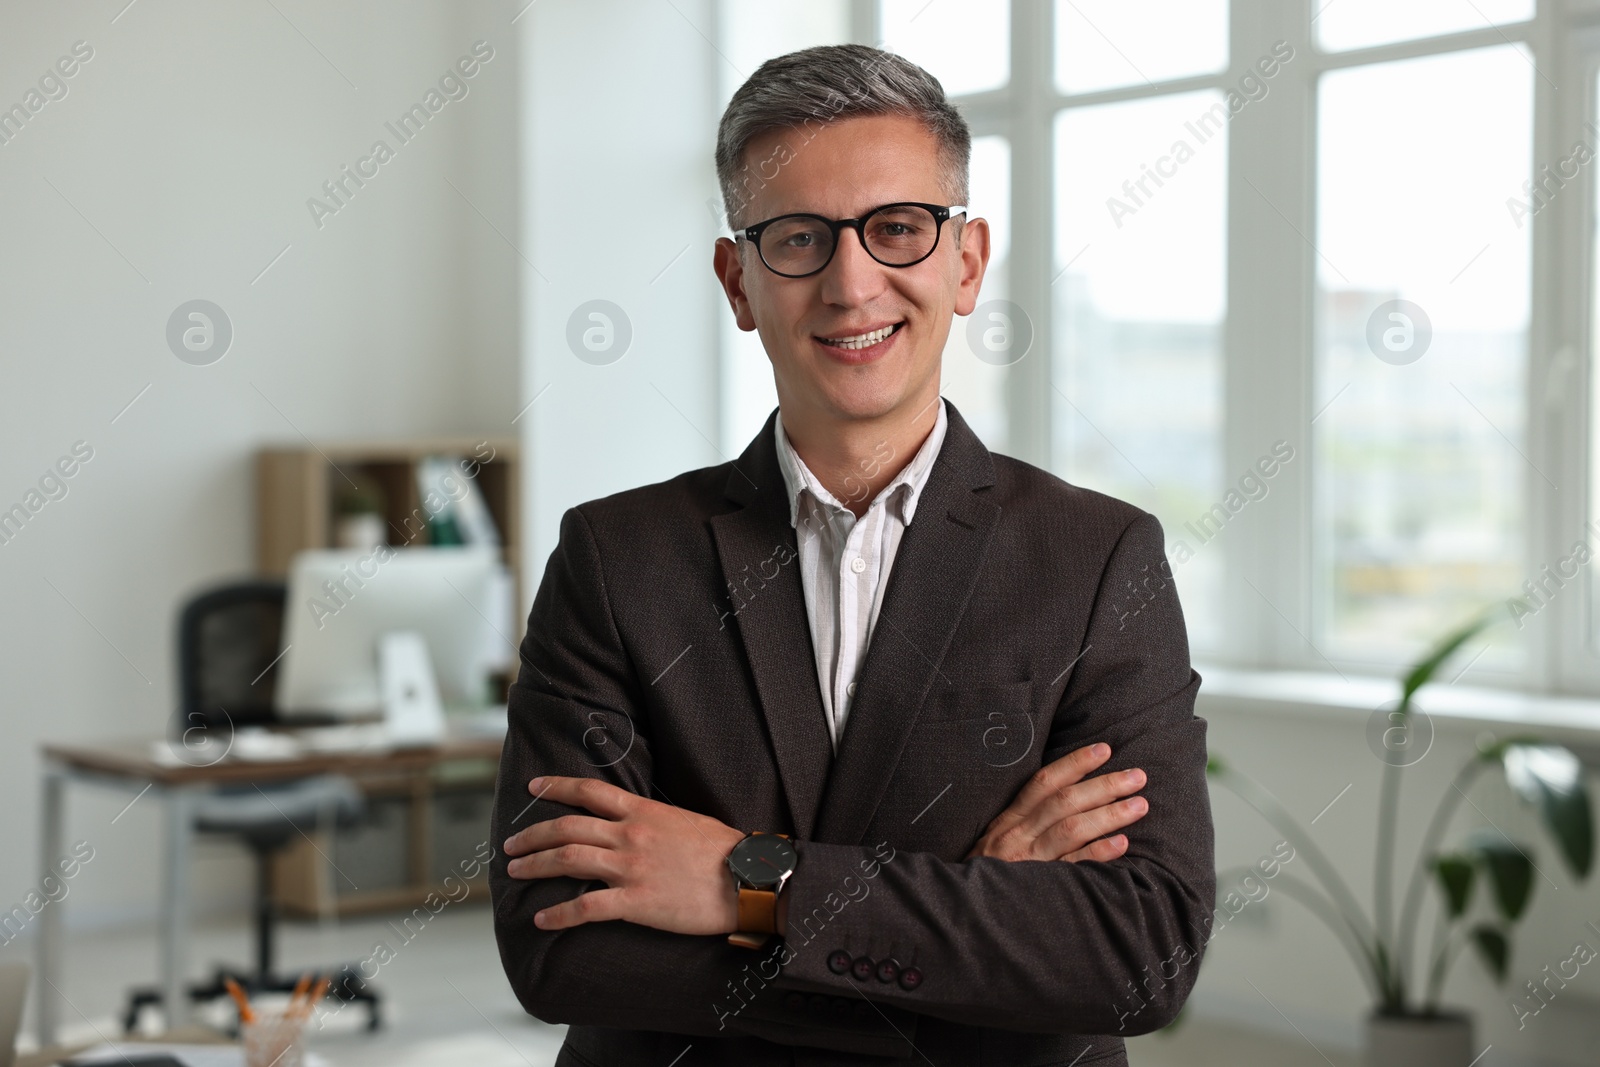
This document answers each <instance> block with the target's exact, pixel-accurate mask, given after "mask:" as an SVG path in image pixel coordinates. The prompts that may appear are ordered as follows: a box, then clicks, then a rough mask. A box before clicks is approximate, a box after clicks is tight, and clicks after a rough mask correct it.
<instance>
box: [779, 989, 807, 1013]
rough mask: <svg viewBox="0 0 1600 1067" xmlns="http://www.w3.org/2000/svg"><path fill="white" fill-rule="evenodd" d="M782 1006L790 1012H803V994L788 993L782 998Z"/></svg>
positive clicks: (804, 999)
mask: <svg viewBox="0 0 1600 1067" xmlns="http://www.w3.org/2000/svg"><path fill="white" fill-rule="evenodd" d="M783 1006H784V1007H786V1008H788V1009H789V1010H790V1011H804V1010H805V1007H806V995H805V994H804V993H790V994H789V995H788V996H786V997H784V998H783Z"/></svg>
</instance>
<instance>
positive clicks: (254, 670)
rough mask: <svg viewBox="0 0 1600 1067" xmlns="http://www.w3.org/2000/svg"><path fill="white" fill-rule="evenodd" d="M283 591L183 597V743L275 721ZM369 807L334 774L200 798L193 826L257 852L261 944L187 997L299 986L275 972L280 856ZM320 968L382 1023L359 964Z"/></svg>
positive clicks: (132, 1010)
mask: <svg viewBox="0 0 1600 1067" xmlns="http://www.w3.org/2000/svg"><path fill="white" fill-rule="evenodd" d="M285 597H286V590H285V586H284V583H283V582H281V581H271V580H257V581H246V582H239V583H236V584H230V585H225V586H221V587H219V588H215V589H211V590H209V591H207V592H204V593H201V594H200V595H198V596H196V597H194V598H193V599H191V600H190V601H189V602H188V603H187V604H185V605H184V607H183V610H182V612H181V613H180V614H179V617H178V680H179V682H178V684H179V693H180V700H179V708H178V714H177V716H176V717H175V720H174V723H173V727H174V730H175V732H176V733H177V735H178V736H177V739H176V740H177V743H180V744H181V743H183V741H184V738H185V736H186V733H188V734H192V733H193V732H194V731H201V736H205V737H210V738H218V739H221V740H227V739H229V738H231V737H232V731H233V730H234V729H237V728H239V727H242V726H260V725H265V724H268V723H272V722H275V721H276V720H277V712H276V709H275V707H274V705H273V691H274V689H275V687H276V682H277V664H278V660H279V654H280V649H279V641H280V640H281V638H282V633H283V615H284V610H285V606H284V599H285ZM364 807H365V798H364V797H363V795H362V793H361V790H360V789H359V788H358V787H357V786H356V784H355V783H354V782H353V781H351V780H350V779H349V778H346V777H344V776H341V775H331V774H330V775H319V776H315V777H310V778H302V779H299V780H297V781H293V782H287V783H283V782H278V783H273V784H271V785H265V786H261V787H259V788H258V787H257V786H255V785H247V786H239V787H222V788H220V789H219V790H218V791H217V792H215V793H209V794H206V795H205V796H203V797H202V798H200V799H199V801H198V802H197V811H196V814H195V821H194V829H195V831H196V832H198V833H201V834H213V835H225V836H229V837H234V838H238V839H241V840H242V841H243V842H244V844H245V845H246V847H248V848H249V849H250V851H251V852H252V853H253V854H254V858H255V866H256V892H255V923H256V930H255V934H256V937H255V941H256V952H255V964H254V967H253V969H252V970H251V971H248V972H244V971H240V970H238V969H234V968H228V967H222V966H219V967H218V968H217V969H216V973H215V975H214V976H213V978H212V980H211V981H209V982H206V983H204V984H200V985H194V986H191V987H190V989H189V999H190V1000H192V1001H196V1002H210V1001H214V1000H217V999H221V998H226V997H227V996H228V995H229V994H228V989H227V985H226V980H227V979H229V978H232V979H233V980H234V981H236V982H238V983H239V985H241V986H243V987H244V988H245V990H246V991H247V992H249V993H252V994H256V993H289V992H292V991H293V990H294V986H295V979H294V978H290V977H288V976H284V975H279V974H277V973H276V972H275V971H274V965H273V955H274V952H273V947H274V937H273V934H274V930H275V927H276V920H277V914H276V911H277V909H276V907H275V905H274V902H273V899H272V857H273V854H274V853H276V852H277V851H279V850H280V849H282V848H283V847H284V846H286V845H288V844H289V843H290V842H292V841H293V840H294V839H295V838H297V837H299V836H300V835H301V834H302V833H303V832H308V831H314V830H319V829H331V828H335V827H342V826H350V825H353V824H354V823H356V822H357V821H358V820H359V819H360V818H361V815H362V812H363V810H364ZM319 970H321V971H322V972H323V973H329V972H330V971H331V972H332V973H331V977H332V979H333V981H332V984H331V986H330V989H329V995H330V996H334V997H337V998H339V999H340V1000H345V1001H360V1002H362V1003H363V1004H365V1005H366V1008H367V1028H368V1029H374V1030H375V1029H377V1027H378V1025H379V1023H380V1016H379V998H378V994H377V992H376V991H375V990H373V989H372V988H371V986H369V985H368V984H367V982H366V981H365V980H364V979H363V978H362V977H361V975H360V974H359V973H358V972H357V970H356V968H355V965H354V964H347V965H344V966H341V967H338V968H333V969H330V968H320V969H319ZM160 1002H161V993H160V991H159V990H155V989H138V990H135V991H134V992H133V993H132V994H131V995H130V997H129V1001H128V1011H127V1014H126V1016H125V1017H124V1019H123V1027H124V1029H125V1030H127V1031H129V1032H132V1030H133V1029H134V1028H135V1027H136V1026H137V1025H138V1022H139V1013H140V1012H141V1011H142V1010H143V1009H144V1007H145V1006H146V1005H151V1004H159V1003H160Z"/></svg>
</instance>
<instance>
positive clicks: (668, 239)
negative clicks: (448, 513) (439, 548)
mask: <svg viewBox="0 0 1600 1067" xmlns="http://www.w3.org/2000/svg"><path fill="white" fill-rule="evenodd" d="M710 11H711V4H710V2H709V0H674V3H671V4H639V3H630V2H626V0H539V3H537V4H535V5H534V6H533V7H532V8H530V9H529V11H528V13H527V15H526V16H524V17H523V19H522V20H521V23H520V25H521V26H522V28H523V30H524V37H523V42H524V43H523V49H524V53H523V54H524V60H525V61H524V64H523V72H524V82H523V86H522V94H523V95H522V98H523V102H524V111H525V117H524V125H523V132H524V136H525V138H526V140H525V143H524V146H523V172H524V174H525V175H526V176H527V181H526V183H525V185H524V187H523V197H524V200H523V241H522V242H521V243H522V246H523V247H524V248H525V249H530V250H531V252H530V254H529V257H528V258H529V259H530V260H532V262H533V265H534V267H535V268H536V269H537V273H535V271H534V270H528V269H525V270H524V272H523V282H522V285H523V290H522V292H523V309H524V313H525V316H524V344H523V385H524V389H523V396H522V398H521V400H520V401H519V406H520V405H521V404H524V403H527V401H528V400H530V399H532V398H533V397H534V396H536V395H537V396H538V397H539V399H538V401H537V402H536V403H534V405H533V406H532V407H531V408H529V409H528V411H527V414H526V415H524V416H522V418H521V419H520V420H519V422H518V425H519V426H520V427H521V431H522V442H523V447H524V449H525V450H526V453H527V454H528V455H529V456H531V457H533V461H532V462H530V463H529V464H528V465H527V466H528V479H529V482H528V485H527V499H528V501H529V512H528V519H529V521H528V524H527V533H526V541H525V545H524V558H525V559H526V560H527V561H528V564H527V566H528V574H529V585H530V593H531V591H532V588H536V587H537V584H538V579H539V578H540V577H541V576H542V575H543V573H544V564H545V561H546V560H547V559H548V557H549V555H550V552H551V550H553V549H554V548H555V545H556V539H557V536H558V533H559V529H560V522H561V515H562V513H563V512H564V511H565V510H566V509H567V508H569V507H571V506H572V505H574V504H578V503H582V502H583V501H585V500H591V499H594V498H596V497H600V496H605V495H607V494H609V493H614V492H618V491H620V490H623V489H627V488H630V487H633V486H637V485H643V484H647V483H650V482H655V481H660V480H663V479H666V478H670V477H672V476H674V475H676V474H678V473H681V472H682V471H685V470H689V469H692V468H695V467H703V466H707V465H711V464H715V463H720V462H722V461H723V459H724V458H732V457H731V456H724V454H722V453H721V452H719V451H718V447H717V445H718V444H719V442H718V435H719V433H720V422H719V413H718V404H717V395H718V393H717V389H718V386H717V347H716V344H717V315H718V314H719V308H718V305H719V304H725V301H724V300H723V298H722V296H721V295H720V291H719V290H718V288H717V284H716V277H715V275H714V274H713V273H712V271H711V247H712V242H713V241H714V240H715V238H716V236H717V234H718V233H719V231H718V229H717V227H716V220H715V219H714V218H713V216H712V214H711V212H709V211H708V210H707V209H706V206H705V201H706V199H707V198H708V197H710V196H714V195H716V192H717V187H716V177H715V166H714V161H713V158H712V152H713V150H714V147H715V144H716V121H717V118H718V115H719V110H718V108H717V107H716V91H717V76H716V66H717V64H720V63H722V62H725V61H724V60H723V59H722V58H721V57H719V56H718V55H717V54H716V53H715V52H714V51H713V49H712V48H711V45H710V43H709V41H708V40H707V38H709V37H711V36H712V35H713V32H714V31H713V28H712V20H711V17H710ZM596 299H601V300H608V301H610V302H611V303H613V304H615V305H617V306H618V307H620V308H621V309H622V311H623V313H624V314H625V315H626V317H627V320H628V322H629V323H630V324H631V329H632V341H631V343H630V345H629V347H628V348H627V350H626V352H625V353H624V354H623V355H622V357H621V358H620V359H618V360H616V361H615V362H612V363H608V364H604V365H596V364H593V363H588V362H584V361H583V360H580V359H579V358H578V357H577V356H576V355H574V353H573V351H572V349H571V348H570V347H569V346H568V343H567V325H568V320H569V318H570V317H571V316H572V314H573V312H574V311H575V310H576V309H577V308H578V307H579V306H580V305H581V304H583V303H585V302H587V301H590V300H596ZM720 313H724V314H725V313H726V312H725V310H724V311H722V312H720ZM541 390H543V392H542V393H541V392H540V391H541ZM735 454H737V453H735Z"/></svg>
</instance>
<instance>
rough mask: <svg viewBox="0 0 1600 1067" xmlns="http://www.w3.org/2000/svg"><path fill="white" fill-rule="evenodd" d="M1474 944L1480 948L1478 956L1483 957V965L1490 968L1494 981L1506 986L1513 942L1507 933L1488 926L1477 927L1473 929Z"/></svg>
mask: <svg viewBox="0 0 1600 1067" xmlns="http://www.w3.org/2000/svg"><path fill="white" fill-rule="evenodd" d="M1472 943H1473V944H1474V945H1476V946H1477V947H1478V955H1480V956H1482V957H1483V965H1484V966H1485V967H1487V968H1489V973H1490V974H1492V975H1494V980H1495V981H1496V982H1498V983H1500V984H1501V985H1504V984H1505V980H1506V975H1507V974H1508V973H1509V972H1510V970H1511V941H1510V939H1508V938H1507V937H1506V935H1505V931H1503V930H1499V929H1496V928H1495V927H1493V926H1489V925H1488V924H1483V925H1479V926H1475V927H1473V928H1472Z"/></svg>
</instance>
